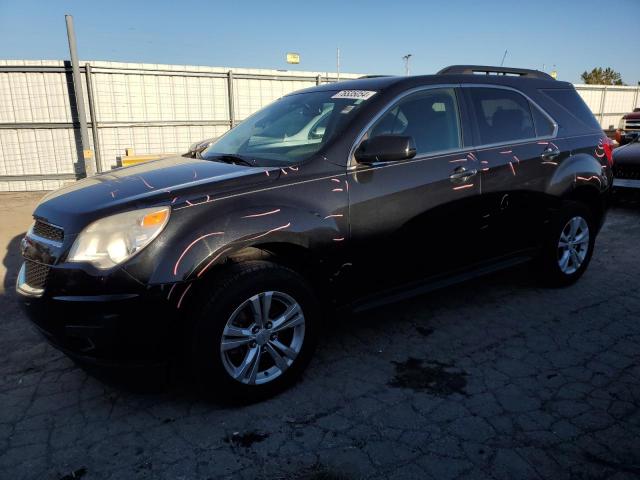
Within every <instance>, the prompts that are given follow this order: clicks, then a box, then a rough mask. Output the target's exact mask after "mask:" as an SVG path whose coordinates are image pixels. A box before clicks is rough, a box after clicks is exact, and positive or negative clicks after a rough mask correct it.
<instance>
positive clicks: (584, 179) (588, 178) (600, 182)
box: [576, 175, 602, 185]
mask: <svg viewBox="0 0 640 480" xmlns="http://www.w3.org/2000/svg"><path fill="white" fill-rule="evenodd" d="M576 180H582V181H584V182H590V181H591V180H597V181H598V183H599V184H600V185H602V180H600V178H598V177H597V176H596V175H591V176H590V177H579V176H577V177H576Z"/></svg>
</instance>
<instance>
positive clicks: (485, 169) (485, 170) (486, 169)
mask: <svg viewBox="0 0 640 480" xmlns="http://www.w3.org/2000/svg"><path fill="white" fill-rule="evenodd" d="M489 170H491V169H490V168H489V167H485V168H481V169H480V171H481V172H488V171H489Z"/></svg>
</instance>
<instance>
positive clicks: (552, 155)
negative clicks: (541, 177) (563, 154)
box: [540, 146, 560, 162]
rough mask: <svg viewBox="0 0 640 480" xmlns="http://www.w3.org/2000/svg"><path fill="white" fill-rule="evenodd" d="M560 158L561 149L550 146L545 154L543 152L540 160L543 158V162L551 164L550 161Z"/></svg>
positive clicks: (545, 150)
mask: <svg viewBox="0 0 640 480" xmlns="http://www.w3.org/2000/svg"><path fill="white" fill-rule="evenodd" d="M559 156H560V149H559V148H556V147H551V146H549V147H547V148H545V149H544V152H542V155H540V158H542V160H544V161H546V162H549V161H552V160H555V159H556V158H558V157H559Z"/></svg>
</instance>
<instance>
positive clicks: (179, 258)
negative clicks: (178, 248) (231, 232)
mask: <svg viewBox="0 0 640 480" xmlns="http://www.w3.org/2000/svg"><path fill="white" fill-rule="evenodd" d="M213 235H224V232H211V233H207V234H206V235H202V236H201V237H198V238H196V239H195V240H194V241H193V242H191V243H190V244H189V245H187V248H185V249H184V251H183V252H182V254H181V255H180V257H178V261H177V262H176V264H175V265H174V267H173V274H174V275H177V274H178V265H180V262H181V261H182V259H183V258H184V256H185V255H186V254H187V252H188V251H189V250H191V247H193V246H194V245H195V244H196V243H198V242H199V241H200V240H202V239H203V238H207V237H211V236H213Z"/></svg>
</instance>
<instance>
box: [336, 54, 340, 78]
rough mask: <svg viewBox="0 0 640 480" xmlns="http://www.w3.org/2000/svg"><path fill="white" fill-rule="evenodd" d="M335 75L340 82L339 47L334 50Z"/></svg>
mask: <svg viewBox="0 0 640 480" xmlns="http://www.w3.org/2000/svg"><path fill="white" fill-rule="evenodd" d="M336 74H337V75H338V81H340V47H338V48H336Z"/></svg>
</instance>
